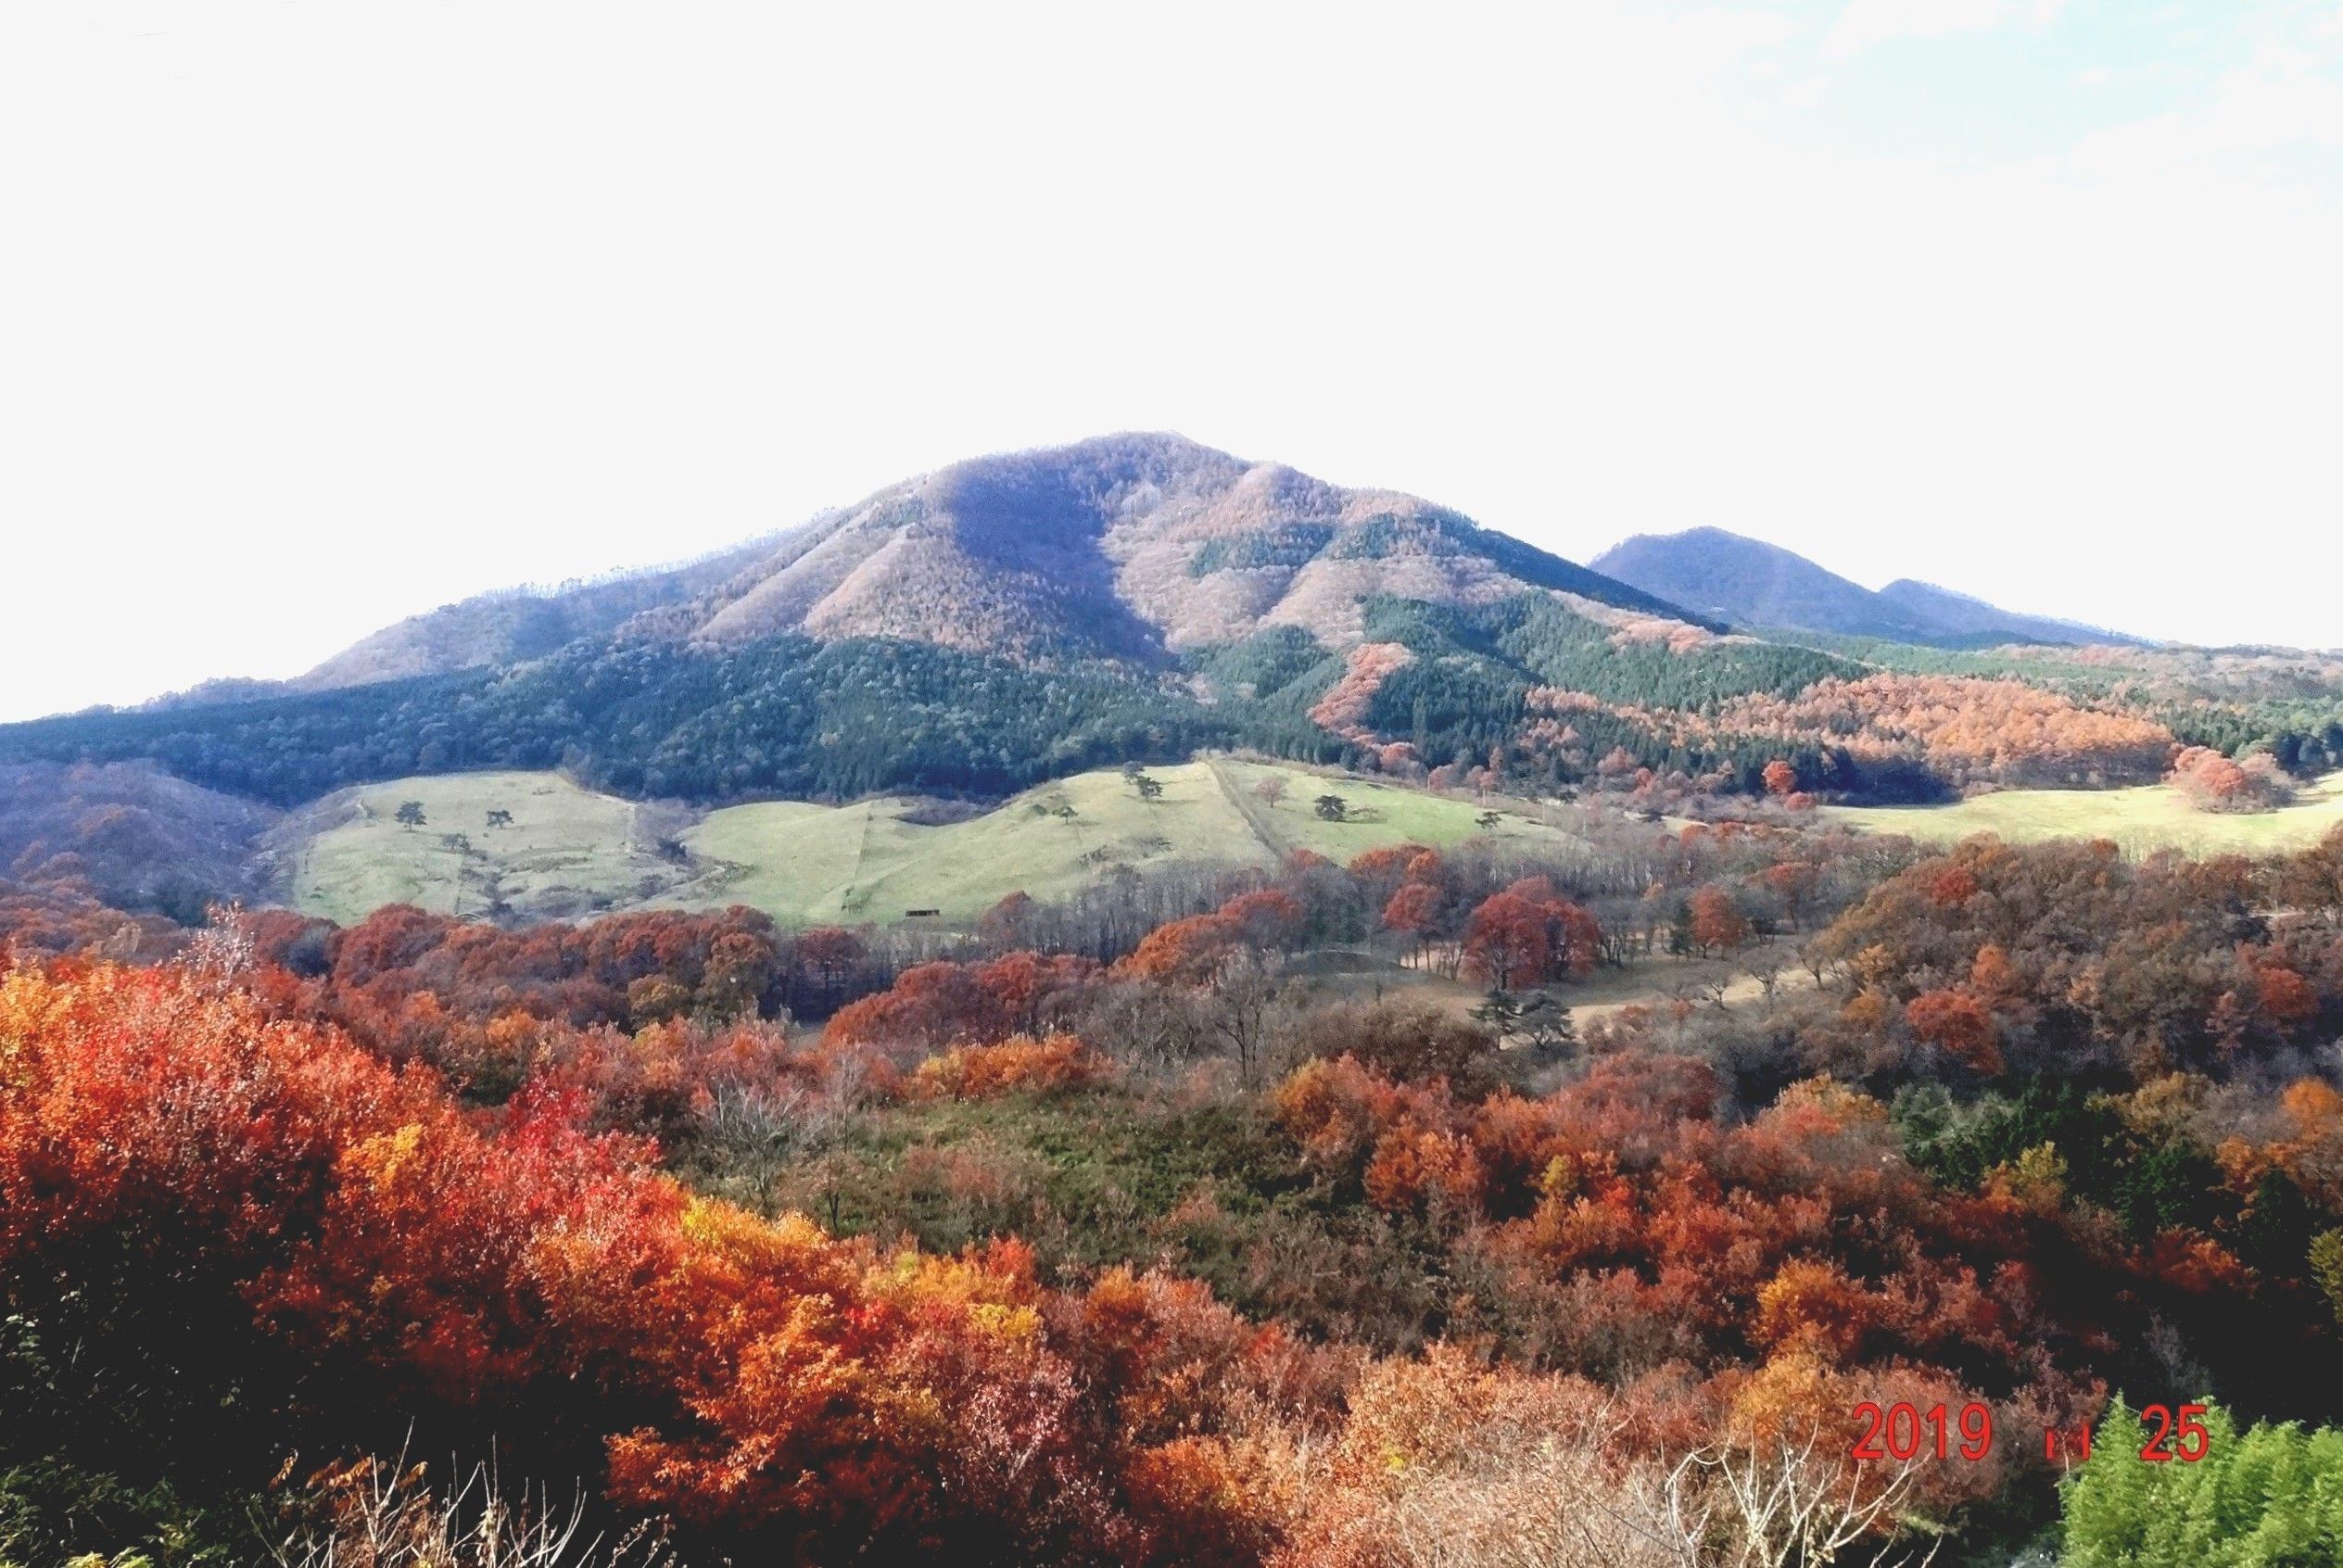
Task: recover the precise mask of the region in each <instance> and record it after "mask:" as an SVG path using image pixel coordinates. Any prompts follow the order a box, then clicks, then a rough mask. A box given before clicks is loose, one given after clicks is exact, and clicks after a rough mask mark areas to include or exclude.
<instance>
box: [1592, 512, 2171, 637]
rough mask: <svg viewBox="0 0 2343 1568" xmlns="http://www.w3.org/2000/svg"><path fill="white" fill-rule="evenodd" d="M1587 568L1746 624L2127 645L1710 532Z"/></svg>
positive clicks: (1852, 633) (1840, 632) (1646, 539)
mask: <svg viewBox="0 0 2343 1568" xmlns="http://www.w3.org/2000/svg"><path fill="white" fill-rule="evenodd" d="M1591 564H1592V566H1593V568H1594V569H1595V570H1596V571H1598V572H1602V573H1605V574H1607V575H1611V576H1614V577H1616V578H1618V579H1619V580H1620V581H1622V582H1625V583H1627V584H1629V585H1630V586H1632V587H1635V588H1641V589H1643V590H1644V591H1645V592H1647V593H1652V594H1656V595H1658V596H1660V597H1662V598H1665V599H1668V600H1672V601H1675V602H1677V603H1678V604H1682V605H1684V606H1686V607H1687V608H1688V609H1691V610H1692V611H1695V612H1697V613H1703V614H1710V615H1715V616H1717V617H1719V618H1721V619H1724V620H1729V621H1731V622H1734V623H1736V624H1738V625H1741V626H1758V627H1774V628H1779V629H1783V630H1791V631H1805V632H1823V633H1827V634H1830V635H1833V636H1840V637H1866V638H1883V639H1889V640H1892V641H1897V642H1918V643H1930V644H1936V645H1941V646H1948V647H1959V646H1975V645H1977V644H1980V643H1987V642H2047V643H2087V642H2110V641H2113V642H2128V641H2134V640H2136V639H2130V638H2125V637H2122V636H2121V635H2120V634H2117V633H2114V632H2108V631H2102V630H2099V629H2098V628H2096V627H2092V626H2082V625H2079V624H2078V623H2075V622H2072V621H2061V620H2054V619H2051V618H2048V617H2045V616H2040V615H2025V614H2019V613H2015V612H2012V611H2007V610H2004V609H2001V608H2000V607H1999V606H1997V605H1994V604H1989V603H1987V602H1986V601H1983V600H1982V599H1977V598H1973V597H1971V596H1970V595H1968V594H1960V593H1954V592H1952V591H1951V590H1949V589H1946V588H1937V587H1935V586H1934V585H1933V584H1930V583H1922V582H1918V581H1915V580H1913V579H1911V578H1908V577H1907V578H1901V579H1898V580H1897V581H1895V582H1893V583H1890V584H1889V585H1888V586H1887V587H1886V588H1881V589H1880V590H1879V591H1877V592H1873V591H1872V590H1871V589H1869V588H1865V587H1864V586H1863V585H1862V584H1860V583H1857V582H1855V581H1853V580H1852V579H1850V578H1847V577H1843V576H1841V575H1838V574H1837V573H1835V572H1832V571H1830V570H1829V569H1828V568H1827V567H1824V566H1821V565H1818V564H1817V563H1815V562H1812V561H1809V560H1807V559H1806V558H1805V556H1803V555H1799V554H1797V553H1796V552H1794V551H1792V550H1784V549H1782V548H1781V547H1780V546H1779V545H1772V544H1767V543H1766V542H1765V541H1764V540H1762V539H1754V538H1750V537H1747V536H1745V535H1741V534H1735V533H1732V532H1729V530H1727V529H1723V528H1716V527H1702V528H1690V529H1687V530H1685V531H1684V532H1682V533H1677V534H1639V535H1637V536H1635V537H1633V538H1629V539H1626V540H1623V541H1622V542H1621V543H1619V544H1617V545H1615V546H1613V547H1612V548H1611V549H1610V550H1605V551H1603V553H1602V554H1601V555H1599V556H1597V557H1595V559H1594V561H1593V562H1592V563H1591Z"/></svg>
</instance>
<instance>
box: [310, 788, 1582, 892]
mask: <svg viewBox="0 0 2343 1568" xmlns="http://www.w3.org/2000/svg"><path fill="white" fill-rule="evenodd" d="M1146 771H1147V776H1148V777H1149V778H1153V779H1155V780H1156V781H1157V782H1159V783H1160V784H1161V785H1162V787H1163V791H1162V794H1161V795H1160V796H1159V798H1157V799H1155V800H1146V799H1144V798H1143V797H1142V795H1141V793H1140V791H1139V790H1137V789H1136V788H1135V787H1134V785H1133V784H1132V783H1131V782H1130V781H1129V780H1127V779H1125V778H1123V776H1122V775H1121V773H1120V772H1118V771H1112V770H1107V771H1100V772H1095V773H1084V774H1078V775H1075V776H1074V777H1072V778H1062V779H1059V780H1058V781H1056V782H1055V783H1051V784H1045V785H1043V786H1041V787H1040V788H1038V789H1034V790H1027V791H1026V792H1025V793H1023V794H1021V795H1018V796H1016V797H1015V798H1013V799H1011V800H1009V801H1007V803H1003V804H1002V805H1000V806H998V807H996V808H994V809H993V810H991V811H988V812H986V813H984V814H983V815H982V816H973V817H970V818H968V819H967V820H965V821H959V822H948V823H943V824H939V825H934V826H923V825H921V824H918V823H916V822H908V821H906V820H904V816H905V814H906V812H911V811H913V810H914V809H915V808H916V806H917V805H918V803H917V802H915V801H911V800H907V799H903V798H897V797H886V798H880V799H876V800H868V801H859V802H856V803H854V804H852V805H844V806H826V805H817V804H814V803H808V802H804V801H772V802H765V803H757V804H754V805H741V806H730V807H727V808H725V809H723V810H721V811H716V812H711V813H709V814H708V815H707V816H704V817H702V818H701V819H700V820H699V821H698V822H696V823H694V824H691V825H690V826H689V827H680V826H676V824H677V823H679V822H680V821H681V820H682V819H681V817H680V816H675V817H674V819H673V821H672V822H669V821H667V819H665V818H663V817H661V816H660V814H661V813H662V811H663V810H665V811H668V812H670V813H671V812H672V808H659V807H652V806H640V805H637V804H635V803H631V802H627V801H624V800H620V799H618V798H616V797H614V796H610V795H602V794H596V793H594V792H593V791H591V790H582V789H580V788H578V787H577V786H576V785H575V784H572V783H570V782H569V781H568V780H566V779H564V778H561V777H560V776H558V775H555V774H551V773H466V774H445V775H438V776H435V777H429V778H404V779H398V780H395V781H393V782H391V783H387V784H381V785H369V786H367V787H365V788H363V789H359V790H347V791H344V792H343V793H342V794H340V795H336V796H334V797H332V798H330V799H329V800H327V801H325V802H323V803H320V805H319V806H318V807H316V808H313V810H312V811H311V812H310V813H309V814H307V816H306V818H305V823H306V831H305V832H303V831H299V830H297V832H296V834H295V841H294V842H292V843H291V844H290V845H289V846H288V848H287V850H286V854H287V857H288V860H289V863H290V865H291V867H292V876H291V881H292V892H293V899H294V902H295V903H296V904H298V906H299V907H300V908H302V909H305V910H309V911H311V912H313V913H316V914H320V915H325V916H329V917H332V918H334V919H336V920H340V921H344V922H348V921H350V920H354V919H357V918H359V917H362V916H364V915H365V914H366V913H367V912H368V911H369V910H372V909H374V908H377V907H379V906H381V905H382V904H394V903H409V904H419V905H421V906H423V907H424V908H426V909H432V910H437V911H441V912H450V911H453V910H456V909H457V908H459V907H461V908H462V909H463V910H465V911H466V912H469V913H474V914H477V913H481V912H482V911H483V910H484V908H485V906H486V902H487V895H488V890H490V889H491V888H493V889H494V890H495V891H497V892H499V893H500V895H501V896H502V897H503V898H504V899H505V900H506V901H507V902H508V903H509V904H511V905H512V906H513V909H514V910H516V911H518V912H519V913H522V914H525V915H533V916H576V915H583V914H587V913H591V912H594V911H598V910H603V909H611V908H626V907H631V906H637V905H643V904H651V905H656V906H659V907H666V908H692V909H701V908H721V907H723V906H724V905H726V904H752V905H754V906H755V907H757V908H760V909H764V910H766V911H767V912H769V913H770V914H772V915H773V916H774V917H776V918H778V919H779V920H782V921H784V922H786V923H790V924H807V925H810V924H821V923H828V922H843V923H848V924H860V923H862V922H864V921H873V922H882V923H883V922H887V921H893V920H900V919H902V918H904V917H905V916H906V913H907V912H908V911H910V910H913V909H933V910H937V911H939V912H940V914H941V915H942V917H944V918H945V919H953V920H957V919H968V918H970V917H974V916H976V915H978V914H980V913H982V911H983V910H984V909H985V908H987V907H989V906H990V905H991V904H994V903H996V902H998V901H999V900H1000V899H1001V898H1002V897H1003V896H1004V895H1005V894H1007V893H1010V892H1015V891H1024V892H1027V893H1030V894H1032V896H1033V897H1035V898H1044V899H1046V898H1056V897H1062V896H1064V895H1066V894H1069V893H1071V892H1073V891H1077V890H1078V889H1080V888H1081V887H1083V885H1085V884H1087V883H1089V882H1092V881H1096V880H1097V879H1101V878H1104V877H1108V876H1113V875H1117V874H1119V873H1120V871H1121V868H1124V867H1128V868H1129V869H1131V870H1133V871H1136V872H1139V873H1141V874H1145V873H1146V872H1148V871H1150V870H1158V869H1161V868H1163V867H1165V866H1172V865H1175V864H1178V865H1215V866H1270V865H1273V864H1275V863H1276V862H1277V861H1278V860H1279V859H1281V858H1282V857H1283V856H1285V854H1289V853H1291V852H1292V851H1294V850H1298V849H1309V850H1314V851H1316V852H1317V853H1319V854H1323V855H1326V856H1328V857H1329V858H1331V859H1335V860H1347V859H1349V857H1351V856H1352V855H1355V854H1359V853H1360V852H1361V851H1363V850H1369V849H1374V848H1378V847H1380V846H1382V845H1386V844H1394V843H1403V842H1410V841H1412V842H1417V843H1425V844H1434V845H1445V844H1453V843H1457V842H1459V841H1463V840H1465V839H1486V840H1488V841H1492V842H1496V843H1505V842H1508V841H1511V842H1513V843H1515V844H1517V845H1519V846H1520V847H1523V848H1531V847H1539V846H1551V845H1556V844H1560V843H1563V842H1565V841H1573V840H1572V838H1571V835H1570V834H1568V833H1567V832H1566V831H1565V830H1564V829H1562V828H1555V827H1551V826H1548V825H1546V824H1543V823H1540V822H1537V821H1534V820H1532V819H1530V818H1529V817H1527V816H1523V815H1520V814H1518V813H1517V812H1514V811H1512V810H1507V809H1503V808H1502V807H1501V816H1500V820H1499V823H1498V825H1497V826H1496V828H1494V829H1490V830H1487V831H1485V830H1484V829H1482V828H1480V827H1479V826H1478V825H1477V822H1476V818H1477V817H1478V816H1480V813H1481V811H1482V806H1481V804H1480V803H1478V802H1477V801H1475V800H1472V799H1469V798H1463V797H1459V798H1449V797H1444V796H1437V795H1432V794H1427V793H1425V792H1424V791H1422V790H1410V789H1406V788H1402V787H1399V786H1396V785H1391V784H1385V783H1376V782H1370V781H1367V780H1364V779H1356V778H1344V777H1339V776H1334V775H1325V774H1320V773H1315V772H1311V771H1310V770H1307V769H1303V768H1298V767H1287V766H1281V765H1273V764H1268V763H1259V762H1250V761H1243V760H1237V759H1233V758H1214V759H1210V760H1207V761H1201V762H1192V763H1184V764H1181V765H1176V766H1170V767H1156V768H1150V769H1148V770H1146ZM1269 780H1275V781H1278V782H1279V783H1282V785H1283V788H1284V792H1283V794H1282V796H1281V797H1280V798H1277V799H1274V800H1272V799H1269V798H1266V797H1265V796H1264V795H1263V793H1261V792H1260V789H1259V786H1260V785H1261V784H1263V783H1264V782H1265V781H1269ZM1330 794H1331V795H1338V796H1340V797H1342V799H1343V801H1344V803H1345V806H1346V813H1345V816H1344V818H1343V819H1342V820H1339V821H1330V820H1327V819H1325V818H1323V817H1321V816H1319V815H1318V812H1317V806H1316V803H1317V800H1318V798H1319V797H1320V796H1322V795H1330ZM403 801H418V802H421V803H422V804H423V807H424V816H425V824H424V826H423V827H421V828H412V829H411V828H405V827H402V826H400V825H399V823H398V821H397V820H396V813H397V811H398V809H399V803H401V802H403ZM497 809H501V810H506V811H510V812H512V814H513V824H512V826H510V827H505V828H488V827H487V825H486V824H487V818H488V812H489V811H490V810H497ZM663 822H666V825H665V826H662V825H661V824H662V823H663ZM670 830H672V831H673V832H674V836H675V837H677V838H678V839H679V840H680V841H682V842H683V844H684V845H685V846H686V847H687V848H689V850H690V853H691V864H690V866H689V867H684V866H677V865H675V864H673V863H672V862H670V861H667V860H665V859H664V858H663V857H661V856H660V855H659V854H657V841H658V839H659V838H660V837H662V836H665V834H666V833H667V832H668V831H670ZM452 833H461V834H462V835H463V837H464V839H465V841H466V842H465V845H464V846H463V847H462V848H456V847H450V845H448V844H447V843H446V841H445V840H446V838H447V836H448V835H450V834H452Z"/></svg>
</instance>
